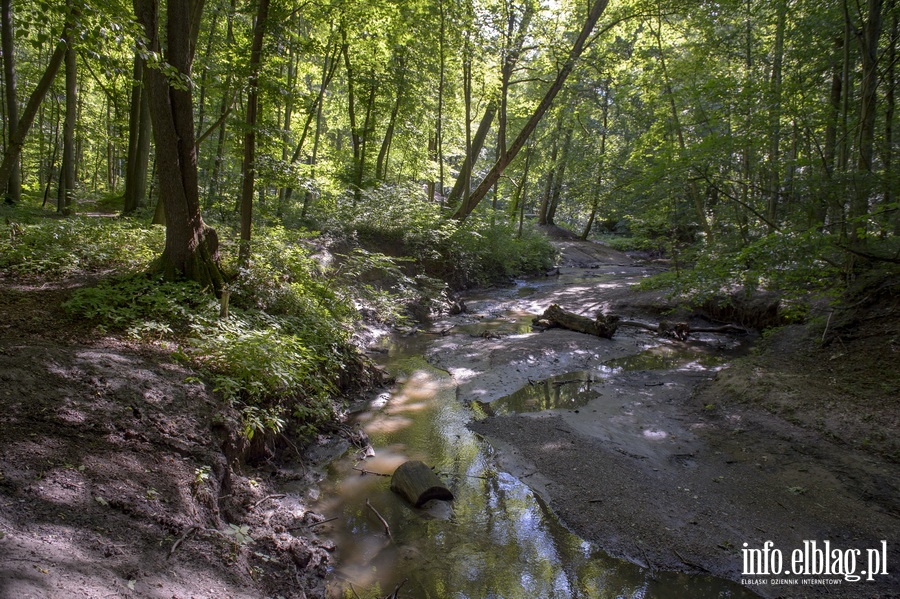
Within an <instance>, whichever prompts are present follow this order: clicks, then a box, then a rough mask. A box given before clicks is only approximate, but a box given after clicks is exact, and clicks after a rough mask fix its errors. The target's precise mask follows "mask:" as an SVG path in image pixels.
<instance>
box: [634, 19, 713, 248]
mask: <svg viewBox="0 0 900 599" xmlns="http://www.w3.org/2000/svg"><path fill="white" fill-rule="evenodd" d="M657 23H658V28H657V29H656V30H653V26H652V25H650V30H651V32H652V33H653V36H654V37H655V38H656V47H657V49H658V50H659V66H660V68H661V69H662V75H663V86H664V91H665V94H666V98H667V99H668V101H669V102H668V103H669V111H670V112H671V115H672V124H671V126H672V129H673V131H674V133H675V137H676V138H677V139H678V149H679V150H681V153H682V154H684V153H685V150H686V149H687V142H686V141H685V139H684V127H682V125H681V117H679V115H678V106H677V105H676V104H675V93H674V90H673V87H672V79H671V78H670V77H669V67H668V63H667V62H666V54H665V51H664V50H663V43H662V13H661V9H660V12H659V13H658V14H657ZM685 191H686V193H687V198H688V201H689V202H690V204H691V206H692V207H693V208H694V214H695V215H696V217H697V221H698V222H699V223H700V227H701V228H702V229H703V232H704V234H705V235H706V239H707V242H711V241H712V239H713V230H712V227H710V224H709V219H708V218H707V215H706V205H705V203H704V200H703V196H702V195H701V194H700V192H699V190H698V189H697V185H696V183H695V182H694V181H693V180H689V181H688V182H687V185H686V189H685Z"/></svg>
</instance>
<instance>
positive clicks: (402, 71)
mask: <svg viewBox="0 0 900 599" xmlns="http://www.w3.org/2000/svg"><path fill="white" fill-rule="evenodd" d="M401 52H403V53H402V54H401V55H400V56H399V57H397V67H396V68H397V73H398V74H397V95H396V96H395V97H394V107H393V108H392V109H391V116H390V118H389V119H388V125H387V129H386V130H385V132H384V139H383V140H382V141H381V149H380V150H379V151H378V159H377V160H376V161H375V179H377V180H378V181H384V180H386V179H387V170H388V160H389V158H390V152H391V143H393V141H394V128H395V127H396V126H397V115H398V114H399V113H400V102H401V101H402V100H403V94H404V93H405V92H406V53H405V50H401Z"/></svg>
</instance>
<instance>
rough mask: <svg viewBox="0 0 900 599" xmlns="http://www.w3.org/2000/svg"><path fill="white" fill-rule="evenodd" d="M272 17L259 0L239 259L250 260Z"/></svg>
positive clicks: (264, 0) (263, 0) (249, 94)
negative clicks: (262, 74) (263, 70)
mask: <svg viewBox="0 0 900 599" xmlns="http://www.w3.org/2000/svg"><path fill="white" fill-rule="evenodd" d="M268 18H269V0H259V12H258V13H257V15H256V26H255V27H254V29H253V42H252V46H251V48H250V86H249V90H248V91H247V131H246V133H245V134H244V162H243V166H242V169H241V170H242V171H243V174H244V179H243V182H242V185H241V247H240V250H239V256H238V262H239V263H240V264H242V265H245V264H246V263H247V261H248V260H249V259H250V236H251V232H252V227H253V184H254V181H255V178H256V121H257V113H258V110H259V65H260V62H261V61H262V45H263V35H265V31H266V21H267V20H268Z"/></svg>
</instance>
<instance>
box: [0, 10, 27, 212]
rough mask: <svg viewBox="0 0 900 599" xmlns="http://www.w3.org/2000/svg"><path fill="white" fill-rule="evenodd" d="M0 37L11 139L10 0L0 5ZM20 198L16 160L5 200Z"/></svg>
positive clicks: (14, 114)
mask: <svg viewBox="0 0 900 599" xmlns="http://www.w3.org/2000/svg"><path fill="white" fill-rule="evenodd" d="M0 11H2V15H0V20H2V22H0V37H2V46H3V81H4V83H5V84H6V89H5V91H6V122H7V123H8V125H7V128H6V134H7V139H12V138H13V137H14V136H15V134H16V126H17V125H18V124H19V103H18V101H17V100H16V60H15V57H16V53H15V33H14V28H13V16H12V0H3V1H2V5H0ZM21 199H22V179H21V175H20V173H19V163H18V160H17V161H16V163H15V164H14V165H13V168H12V171H11V172H10V174H9V184H8V186H7V188H6V200H7V201H8V202H11V203H13V204H15V203H18V202H19V201H20V200H21Z"/></svg>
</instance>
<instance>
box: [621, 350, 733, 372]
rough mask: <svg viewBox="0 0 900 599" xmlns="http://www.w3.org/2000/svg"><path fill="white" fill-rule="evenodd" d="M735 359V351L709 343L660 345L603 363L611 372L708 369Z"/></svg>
mask: <svg viewBox="0 0 900 599" xmlns="http://www.w3.org/2000/svg"><path fill="white" fill-rule="evenodd" d="M732 359H734V353H733V352H730V353H729V352H725V351H722V350H720V349H716V348H713V347H710V345H709V344H695V345H685V346H681V347H672V346H670V345H658V346H656V347H651V348H649V349H646V350H644V351H642V352H640V353H637V354H634V355H631V356H624V357H622V358H615V359H613V360H607V361H606V362H604V363H603V365H604V366H605V367H606V369H608V370H609V371H611V372H616V371H634V370H678V369H690V370H706V369H710V368H715V367H718V366H723V365H724V364H725V363H726V362H728V361H729V360H732Z"/></svg>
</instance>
